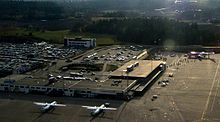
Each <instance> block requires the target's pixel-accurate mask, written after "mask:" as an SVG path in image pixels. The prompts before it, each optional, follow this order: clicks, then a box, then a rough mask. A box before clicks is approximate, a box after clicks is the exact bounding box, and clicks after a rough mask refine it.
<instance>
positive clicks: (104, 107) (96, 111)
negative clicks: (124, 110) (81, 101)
mask: <svg viewBox="0 0 220 122" xmlns="http://www.w3.org/2000/svg"><path fill="white" fill-rule="evenodd" d="M109 105H110V103H105V104H102V105H101V106H82V107H83V108H87V109H89V110H92V112H91V116H97V115H98V114H100V113H102V112H103V111H104V110H113V111H115V110H117V108H109Z"/></svg>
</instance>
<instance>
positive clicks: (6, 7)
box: [0, 1, 64, 20]
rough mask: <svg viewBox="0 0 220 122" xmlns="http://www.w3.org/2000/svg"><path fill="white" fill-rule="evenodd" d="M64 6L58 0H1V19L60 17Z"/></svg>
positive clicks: (48, 18)
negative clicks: (40, 0) (43, 0)
mask: <svg viewBox="0 0 220 122" xmlns="http://www.w3.org/2000/svg"><path fill="white" fill-rule="evenodd" d="M63 14H64V13H63V8H62V7H61V6H60V5H58V4H57V3H56V2H34V1H28V2H27V1H26V2H24V1H0V15H1V16H0V19H1V20H37V19H47V20H50V19H59V18H62V17H63Z"/></svg>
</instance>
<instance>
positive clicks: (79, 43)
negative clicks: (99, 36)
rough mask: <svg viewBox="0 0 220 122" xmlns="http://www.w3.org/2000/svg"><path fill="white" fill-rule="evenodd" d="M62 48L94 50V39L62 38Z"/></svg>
mask: <svg viewBox="0 0 220 122" xmlns="http://www.w3.org/2000/svg"><path fill="white" fill-rule="evenodd" d="M64 46H69V47H74V48H94V47H96V39H95V38H81V37H80V38H67V37H65V38H64Z"/></svg>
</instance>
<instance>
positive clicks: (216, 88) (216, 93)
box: [211, 79, 220, 111]
mask: <svg viewBox="0 0 220 122" xmlns="http://www.w3.org/2000/svg"><path fill="white" fill-rule="evenodd" d="M219 81H220V80H219V79H217V88H216V92H215V95H214V100H213V102H212V106H211V111H213V108H214V103H215V98H216V96H217V94H218V88H219Z"/></svg>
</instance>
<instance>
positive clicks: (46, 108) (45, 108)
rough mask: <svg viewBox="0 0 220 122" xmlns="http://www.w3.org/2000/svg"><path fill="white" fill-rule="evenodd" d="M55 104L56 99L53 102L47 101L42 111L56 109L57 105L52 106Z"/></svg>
mask: <svg viewBox="0 0 220 122" xmlns="http://www.w3.org/2000/svg"><path fill="white" fill-rule="evenodd" d="M54 104H56V101H54V102H52V103H46V105H45V106H43V107H42V108H41V111H42V112H48V111H50V110H52V109H54V108H55V107H54V106H52V105H54Z"/></svg>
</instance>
